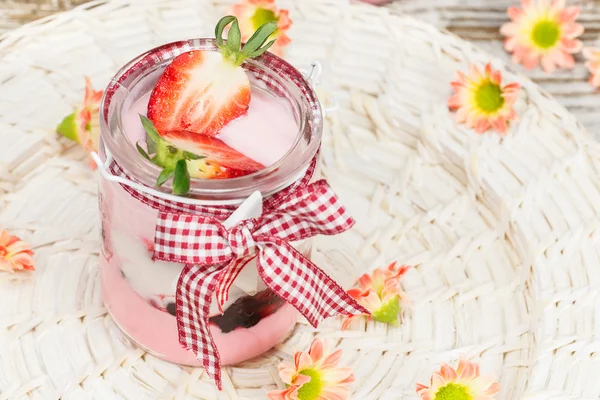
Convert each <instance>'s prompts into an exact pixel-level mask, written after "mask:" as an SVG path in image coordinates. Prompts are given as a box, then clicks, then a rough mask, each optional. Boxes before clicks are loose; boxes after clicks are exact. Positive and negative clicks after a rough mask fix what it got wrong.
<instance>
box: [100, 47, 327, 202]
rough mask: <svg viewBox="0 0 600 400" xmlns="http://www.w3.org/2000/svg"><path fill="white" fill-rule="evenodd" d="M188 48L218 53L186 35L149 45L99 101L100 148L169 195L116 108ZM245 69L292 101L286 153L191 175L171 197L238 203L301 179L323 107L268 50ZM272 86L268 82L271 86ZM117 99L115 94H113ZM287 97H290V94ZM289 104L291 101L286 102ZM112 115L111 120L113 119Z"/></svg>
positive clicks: (130, 173)
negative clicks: (184, 189) (213, 176)
mask: <svg viewBox="0 0 600 400" xmlns="http://www.w3.org/2000/svg"><path fill="white" fill-rule="evenodd" d="M193 50H208V51H218V50H219V49H218V47H217V46H216V41H215V39H190V40H185V41H178V42H173V43H168V44H165V45H162V46H159V47H156V48H154V49H151V50H149V51H147V52H145V53H143V54H141V55H140V56H138V57H136V58H134V59H133V60H131V61H130V62H128V63H127V64H125V66H123V67H122V68H121V69H120V70H119V71H118V72H117V73H116V75H115V76H114V77H113V78H112V79H111V81H110V83H109V85H108V87H107V89H106V90H105V93H104V96H103V98H102V103H101V105H100V110H101V113H100V128H101V147H103V146H105V147H106V150H108V152H110V154H111V155H112V157H114V159H115V161H116V162H117V163H118V164H119V166H120V167H121V168H122V169H123V170H124V172H125V173H126V174H127V175H128V176H130V177H132V178H134V179H135V180H136V181H137V182H139V183H141V184H142V185H144V186H147V187H149V188H151V189H153V192H155V193H156V192H157V191H158V192H159V193H164V198H165V199H166V200H168V199H169V198H171V199H172V198H173V196H174V195H172V194H171V188H172V186H171V184H170V183H168V184H165V185H164V186H162V187H160V188H157V187H156V185H155V182H156V178H157V177H158V175H159V174H160V171H161V169H160V167H158V166H157V165H155V164H154V163H152V162H150V161H149V160H147V159H145V158H143V157H141V156H140V155H139V153H138V151H137V149H136V148H135V146H134V145H133V143H132V142H131V141H130V140H129V138H128V137H127V135H126V133H125V130H124V128H123V124H122V122H121V108H120V107H122V106H123V104H124V103H125V100H126V98H127V94H128V93H129V92H130V91H131V90H132V89H133V88H134V87H135V85H136V84H138V83H139V82H140V80H142V79H143V78H144V77H146V76H147V75H148V72H152V71H155V70H156V69H157V66H159V67H160V66H161V65H163V64H166V63H168V62H170V61H171V60H172V59H173V58H175V57H176V56H178V55H180V54H182V53H185V52H187V51H193ZM244 67H245V69H247V70H249V71H251V72H252V73H255V74H258V76H257V77H258V78H259V80H262V81H263V82H264V83H266V85H267V86H269V89H272V87H275V88H277V89H281V90H285V91H286V93H288V94H289V96H287V95H286V97H287V100H289V101H290V102H294V101H295V102H296V103H297V104H296V106H297V107H299V112H300V118H299V121H298V122H299V127H298V133H297V136H296V138H295V141H294V144H293V145H292V147H291V148H290V149H289V150H288V152H287V153H286V154H285V155H284V156H283V157H281V158H280V159H279V160H278V161H277V162H275V163H274V164H273V165H270V166H268V167H266V168H264V169H262V170H260V171H257V172H255V173H253V174H250V175H246V176H242V177H237V178H231V179H222V180H202V179H192V180H191V182H190V191H189V194H188V197H182V196H177V201H179V202H183V203H185V202H186V199H190V201H191V202H197V201H198V200H201V201H202V202H203V203H206V204H239V203H241V202H242V201H244V200H245V199H246V198H247V197H248V196H250V194H252V193H253V192H254V191H256V190H259V191H260V192H261V193H262V195H263V196H264V197H268V196H270V195H272V194H274V193H277V192H279V191H281V190H283V189H285V188H286V187H288V186H290V185H291V184H293V183H294V182H296V181H297V180H299V179H301V178H302V177H303V176H304V174H305V172H306V170H307V168H308V165H309V164H310V162H311V161H312V159H313V158H314V157H315V155H316V154H317V152H318V150H319V147H320V144H321V138H322V131H323V110H322V107H321V104H320V102H319V100H318V98H317V95H316V93H315V92H314V90H313V88H312V87H311V86H310V84H309V82H308V81H307V80H306V79H305V78H304V76H303V75H302V73H301V72H300V71H298V70H297V69H296V68H295V67H293V66H292V65H291V64H289V63H288V62H286V61H285V60H283V59H281V58H280V57H277V56H275V55H274V54H271V53H268V52H267V53H265V54H263V55H262V56H260V57H258V58H256V59H251V60H248V61H247V62H246V63H245V64H244ZM271 85H272V86H271ZM119 97H121V98H119ZM290 97H291V98H290ZM292 105H293V106H294V104H292ZM115 117H116V118H115Z"/></svg>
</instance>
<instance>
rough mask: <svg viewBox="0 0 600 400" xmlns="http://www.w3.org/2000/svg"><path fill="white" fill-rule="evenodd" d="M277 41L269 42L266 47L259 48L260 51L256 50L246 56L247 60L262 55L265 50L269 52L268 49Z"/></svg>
mask: <svg viewBox="0 0 600 400" xmlns="http://www.w3.org/2000/svg"><path fill="white" fill-rule="evenodd" d="M276 41H277V40H271V41H270V42H269V43H267V44H266V45H264V46H263V47H261V48H260V49H258V50H256V51H255V52H253V53H250V54H248V58H255V57H258V56H260V55H261V54H263V53H264V52H266V51H267V50H269V48H270V47H271V46H273V45H274V44H275V42H276Z"/></svg>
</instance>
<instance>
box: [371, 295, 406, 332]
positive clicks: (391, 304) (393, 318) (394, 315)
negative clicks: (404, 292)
mask: <svg viewBox="0 0 600 400" xmlns="http://www.w3.org/2000/svg"><path fill="white" fill-rule="evenodd" d="M401 309H402V308H401V307H400V296H398V295H395V296H394V297H392V298H391V299H389V300H388V301H387V302H385V303H383V304H382V305H381V307H379V309H378V310H375V311H373V312H372V313H371V317H373V319H374V320H375V321H379V322H383V323H385V324H390V325H394V326H396V325H398V315H400V311H401Z"/></svg>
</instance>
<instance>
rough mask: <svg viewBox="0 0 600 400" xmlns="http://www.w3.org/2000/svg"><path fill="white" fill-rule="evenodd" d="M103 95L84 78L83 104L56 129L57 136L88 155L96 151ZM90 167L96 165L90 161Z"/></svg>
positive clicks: (88, 79)
mask: <svg viewBox="0 0 600 400" xmlns="http://www.w3.org/2000/svg"><path fill="white" fill-rule="evenodd" d="M103 94H104V91H102V90H94V88H93V87H92V81H91V80H90V78H88V77H87V76H86V77H85V95H84V97H83V104H82V105H81V106H78V107H77V108H76V109H75V111H74V112H73V113H72V114H69V115H67V116H66V117H65V118H64V119H63V120H62V122H61V123H60V124H59V125H58V127H57V128H56V131H57V132H58V133H59V134H61V135H63V136H64V137H66V138H67V139H71V140H73V141H75V142H77V143H79V144H80V145H81V146H83V148H84V150H85V151H87V152H88V153H91V152H92V151H98V138H99V137H100V121H99V113H100V102H101V100H102V95H103ZM90 165H91V166H92V168H95V165H96V164H94V163H93V162H92V161H91V160H90Z"/></svg>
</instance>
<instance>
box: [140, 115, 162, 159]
mask: <svg viewBox="0 0 600 400" xmlns="http://www.w3.org/2000/svg"><path fill="white" fill-rule="evenodd" d="M140 120H141V121H142V125H143V127H144V130H145V131H146V145H147V146H148V152H149V153H150V154H154V153H156V146H158V144H159V143H160V142H161V141H162V140H164V139H163V138H161V137H160V135H159V134H158V131H157V130H156V127H155V126H154V124H153V123H152V121H150V120H149V119H148V117H146V116H145V115H142V114H140Z"/></svg>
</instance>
